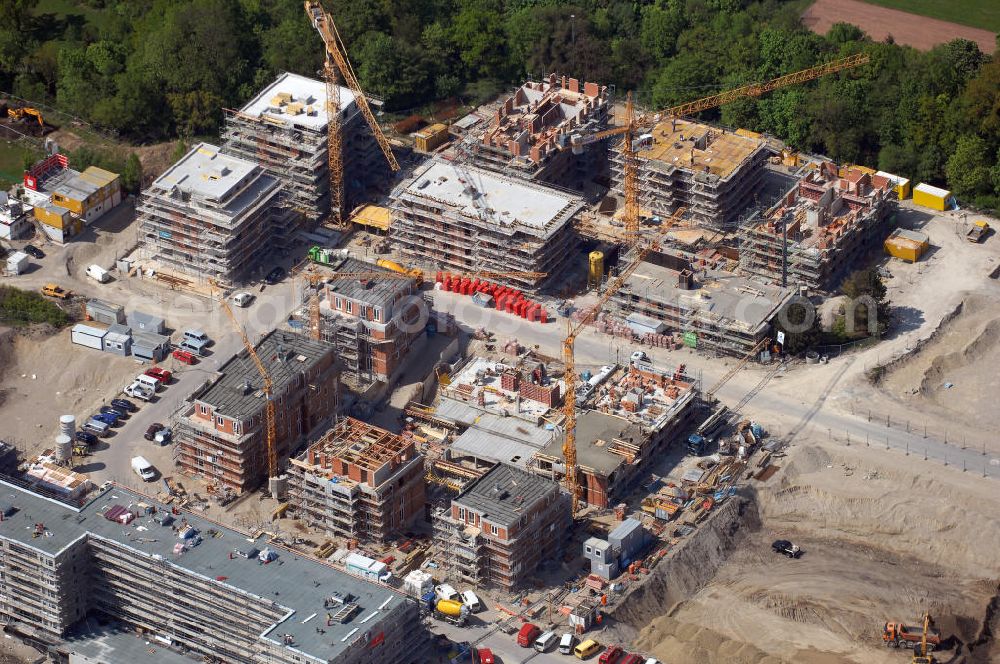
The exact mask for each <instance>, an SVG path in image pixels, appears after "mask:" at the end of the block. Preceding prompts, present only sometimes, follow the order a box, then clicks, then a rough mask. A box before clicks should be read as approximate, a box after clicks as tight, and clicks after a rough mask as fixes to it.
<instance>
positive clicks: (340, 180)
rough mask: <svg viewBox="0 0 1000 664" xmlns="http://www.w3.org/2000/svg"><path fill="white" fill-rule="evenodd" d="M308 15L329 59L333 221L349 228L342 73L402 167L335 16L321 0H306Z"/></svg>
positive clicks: (326, 76) (395, 165) (392, 160)
mask: <svg viewBox="0 0 1000 664" xmlns="http://www.w3.org/2000/svg"><path fill="white" fill-rule="evenodd" d="M305 9H306V14H307V15H308V16H309V20H310V21H312V24H313V27H314V28H316V31H317V32H319V35H320V37H321V38H322V39H323V44H324V45H325V47H326V62H325V64H324V66H323V80H324V81H325V82H326V114H327V146H328V150H329V157H328V158H329V164H330V208H331V216H332V222H333V225H334V226H337V227H341V228H343V227H345V225H346V222H345V221H344V215H343V206H344V164H343V153H342V141H343V135H342V127H341V125H340V85H339V83H338V80H337V78H338V77H337V74H338V72H339V74H340V77H341V78H343V80H344V83H345V84H346V85H347V87H348V89H350V91H351V92H352V93H353V94H354V103H355V104H357V105H358V109H359V110H360V111H361V115H362V116H363V117H364V118H365V121H366V122H367V123H368V126H369V127H371V130H372V133H373V134H374V135H375V140H376V141H378V145H379V147H380V148H382V153H383V154H384V155H385V158H386V161H388V162H389V168H391V169H392V170H393V172H396V171H398V170H399V163H398V162H397V161H396V157H395V155H393V154H392V147H391V146H390V145H389V139H387V138H386V137H385V134H383V133H382V128H381V127H379V125H378V121H376V120H375V114H374V113H372V110H371V107H370V106H369V105H368V98H367V97H365V93H364V91H363V90H362V89H361V85H360V84H359V83H358V77H357V76H356V75H355V74H354V68H353V67H352V66H351V62H350V60H348V59H347V49H346V48H345V47H344V42H343V41H342V40H341V39H340V33H339V32H338V31H337V26H336V24H335V23H334V22H333V18H331V17H330V15H329V14H328V13H327V12H326V10H325V9H323V5H322V4H320V3H319V2H318V1H317V0H306V2H305Z"/></svg>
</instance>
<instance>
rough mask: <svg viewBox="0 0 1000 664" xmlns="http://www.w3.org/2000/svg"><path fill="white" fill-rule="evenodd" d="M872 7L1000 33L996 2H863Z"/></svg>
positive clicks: (894, 0)
mask: <svg viewBox="0 0 1000 664" xmlns="http://www.w3.org/2000/svg"><path fill="white" fill-rule="evenodd" d="M864 1H865V2H867V3H869V4H872V5H879V6H880V7H889V8H890V9H899V10H901V11H904V12H909V13H911V14H918V15H920V16H927V17H929V18H937V19H941V20H942V21H951V22H952V23H961V24H962V25H967V26H969V27H972V28H982V29H983V30H989V31H991V32H1000V1H998V0H864Z"/></svg>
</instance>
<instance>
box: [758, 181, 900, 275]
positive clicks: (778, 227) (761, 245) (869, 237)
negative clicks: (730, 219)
mask: <svg viewBox="0 0 1000 664" xmlns="http://www.w3.org/2000/svg"><path fill="white" fill-rule="evenodd" d="M895 210H896V195H895V191H894V188H893V183H892V182H891V180H890V179H889V178H886V177H883V176H881V175H878V174H874V175H873V174H871V173H869V172H866V171H864V170H862V169H858V168H847V169H844V170H843V173H842V174H841V173H840V172H839V171H838V169H837V166H836V164H833V163H832V162H821V163H820V164H819V166H818V168H816V169H814V170H810V171H809V172H808V173H806V175H805V176H804V177H803V178H802V179H801V180H799V181H798V182H797V183H796V184H795V186H794V187H792V189H790V190H789V191H788V192H787V193H786V194H785V195H784V196H783V197H782V199H781V200H780V201H779V202H778V203H777V204H776V205H774V206H773V207H772V208H771V209H769V210H767V211H766V212H765V213H763V215H760V216H758V215H755V216H753V217H751V218H750V219H749V220H748V221H747V222H746V224H745V225H744V227H743V228H742V229H741V233H740V270H741V271H742V272H743V273H744V274H748V275H757V276H759V277H762V278H764V279H767V280H769V281H771V282H774V283H779V284H780V283H783V282H784V283H786V284H789V285H793V284H798V285H801V286H806V287H808V288H810V289H819V290H826V291H830V290H833V289H834V288H836V287H837V285H838V283H839V282H840V280H841V279H842V278H843V277H844V276H846V275H847V274H848V273H849V272H850V270H852V269H853V268H854V267H855V266H856V265H858V264H859V261H860V260H861V259H862V258H863V256H864V255H865V254H866V253H867V252H869V251H871V250H872V249H874V248H878V247H881V246H882V243H883V241H884V240H885V238H886V236H887V235H888V234H889V226H890V225H891V221H892V219H893V217H894V213H895Z"/></svg>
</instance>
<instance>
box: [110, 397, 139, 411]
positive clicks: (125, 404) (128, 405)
mask: <svg viewBox="0 0 1000 664" xmlns="http://www.w3.org/2000/svg"><path fill="white" fill-rule="evenodd" d="M111 405H112V406H114V407H115V408H124V409H125V410H127V411H128V412H130V413H134V412H135V411H137V410H139V407H138V406H136V405H135V404H134V403H132V402H131V401H129V400H128V399H112V400H111Z"/></svg>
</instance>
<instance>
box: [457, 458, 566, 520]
mask: <svg viewBox="0 0 1000 664" xmlns="http://www.w3.org/2000/svg"><path fill="white" fill-rule="evenodd" d="M556 486H558V485H557V484H556V483H555V482H553V481H552V480H548V479H545V478H544V477H539V476H538V475H533V474H531V473H529V472H527V471H525V470H521V469H520V468H517V467H515V466H510V465H507V464H505V463H501V464H497V465H496V466H493V468H491V469H490V470H489V471H488V472H487V473H486V474H485V475H483V476H482V477H480V478H479V479H478V480H476V481H475V482H473V483H472V484H471V485H469V486H468V487H466V489H465V490H464V491H462V493H460V494H459V495H458V497H457V498H455V499H454V500H453V501H452V503H453V504H456V505H459V506H465V507H468V508H471V509H472V510H475V511H477V512H479V513H480V514H481V515H482V518H484V519H486V520H488V521H489V522H490V523H494V524H496V525H498V526H505V527H510V526H512V525H514V524H515V523H517V521H518V520H519V519H520V518H521V516H523V515H524V514H525V513H526V512H528V511H530V510H531V508H532V506H534V505H535V503H537V502H538V501H540V500H543V499H544V498H545V496H547V495H548V494H549V493H550V492H551V491H552V489H553V488H554V487H556Z"/></svg>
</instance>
